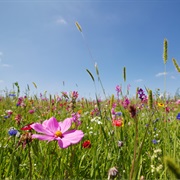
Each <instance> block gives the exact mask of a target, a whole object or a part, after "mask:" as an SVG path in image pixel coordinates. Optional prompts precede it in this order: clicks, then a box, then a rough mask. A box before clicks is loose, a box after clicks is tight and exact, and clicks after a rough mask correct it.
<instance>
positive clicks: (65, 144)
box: [58, 139, 71, 148]
mask: <svg viewBox="0 0 180 180" xmlns="http://www.w3.org/2000/svg"><path fill="white" fill-rule="evenodd" d="M58 145H59V147H60V148H67V147H68V146H70V145H71V142H69V141H62V139H60V140H58Z"/></svg>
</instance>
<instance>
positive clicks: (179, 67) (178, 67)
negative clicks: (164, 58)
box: [172, 58, 180, 73]
mask: <svg viewBox="0 0 180 180" xmlns="http://www.w3.org/2000/svg"><path fill="white" fill-rule="evenodd" d="M172 62H173V64H174V67H175V68H176V70H177V72H179V73H180V66H179V65H178V63H177V61H176V59H174V58H173V59H172Z"/></svg>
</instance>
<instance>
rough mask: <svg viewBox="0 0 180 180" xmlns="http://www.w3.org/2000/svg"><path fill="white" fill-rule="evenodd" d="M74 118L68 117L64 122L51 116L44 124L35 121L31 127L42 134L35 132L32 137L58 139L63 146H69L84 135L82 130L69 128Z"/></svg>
mask: <svg viewBox="0 0 180 180" xmlns="http://www.w3.org/2000/svg"><path fill="white" fill-rule="evenodd" d="M71 124H72V118H67V119H65V120H64V121H63V122H58V121H57V120H56V118H54V117H51V118H50V119H49V120H45V121H44V122H43V123H42V124H40V123H34V124H32V125H31V127H32V128H33V129H34V130H35V131H37V132H38V133H42V134H33V135H32V138H33V139H35V138H37V139H39V140H47V141H48V142H49V141H54V140H55V141H58V144H59V146H60V147H61V148H67V147H68V146H70V145H71V144H77V143H78V142H80V141H81V140H82V138H83V137H84V133H83V132H82V131H81V130H68V129H69V128H70V127H71Z"/></svg>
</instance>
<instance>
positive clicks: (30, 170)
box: [27, 142, 32, 180]
mask: <svg viewBox="0 0 180 180" xmlns="http://www.w3.org/2000/svg"><path fill="white" fill-rule="evenodd" d="M27 144H28V157H29V179H30V180H32V159H31V146H30V144H29V142H28V143H27Z"/></svg>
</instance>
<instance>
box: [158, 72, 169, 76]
mask: <svg viewBox="0 0 180 180" xmlns="http://www.w3.org/2000/svg"><path fill="white" fill-rule="evenodd" d="M166 74H167V72H161V73H158V74H156V77H160V76H164V75H166Z"/></svg>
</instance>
